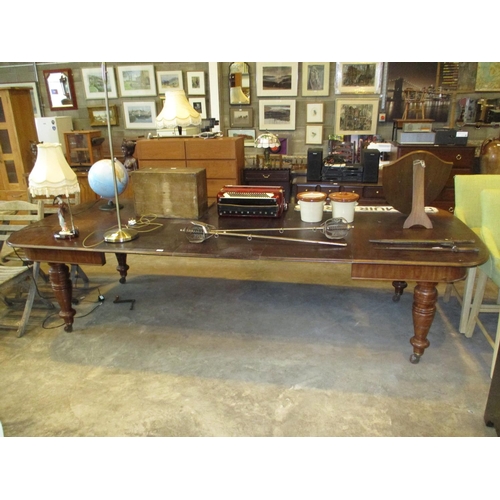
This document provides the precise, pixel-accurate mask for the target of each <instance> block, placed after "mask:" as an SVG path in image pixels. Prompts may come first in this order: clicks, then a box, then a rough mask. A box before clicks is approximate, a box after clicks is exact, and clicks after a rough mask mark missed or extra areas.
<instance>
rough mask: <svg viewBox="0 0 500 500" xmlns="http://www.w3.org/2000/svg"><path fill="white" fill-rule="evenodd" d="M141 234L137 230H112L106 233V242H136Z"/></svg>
mask: <svg viewBox="0 0 500 500" xmlns="http://www.w3.org/2000/svg"><path fill="white" fill-rule="evenodd" d="M138 236H139V233H138V232H137V231H136V230H135V229H129V228H126V229H112V230H111V231H108V232H106V233H104V241H106V242H108V243H124V242H126V241H131V240H135V239H136V238H137V237H138Z"/></svg>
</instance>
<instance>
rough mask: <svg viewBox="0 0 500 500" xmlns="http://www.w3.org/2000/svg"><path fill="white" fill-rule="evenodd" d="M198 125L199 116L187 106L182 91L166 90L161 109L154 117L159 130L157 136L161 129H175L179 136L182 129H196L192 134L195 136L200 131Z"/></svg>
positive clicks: (187, 102) (199, 122)
mask: <svg viewBox="0 0 500 500" xmlns="http://www.w3.org/2000/svg"><path fill="white" fill-rule="evenodd" d="M200 125H201V115H200V113H198V111H196V110H195V109H194V108H193V106H191V104H189V101H188V100H187V98H186V94H185V93H184V90H182V89H169V90H167V91H166V92H165V103H164V105H163V109H162V110H161V112H160V114H159V115H158V116H157V117H156V128H157V129H160V130H159V131H158V132H159V135H161V129H177V130H178V132H179V135H182V127H196V128H195V129H194V133H195V134H197V133H199V131H200V129H199V126H200ZM173 135H175V131H174V134H173ZM193 135H194V134H193Z"/></svg>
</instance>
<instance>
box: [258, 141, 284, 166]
mask: <svg viewBox="0 0 500 500" xmlns="http://www.w3.org/2000/svg"><path fill="white" fill-rule="evenodd" d="M280 145H281V143H280V140H279V138H278V136H277V135H276V134H272V133H271V132H265V133H264V134H261V135H259V136H258V137H257V139H255V147H256V148H262V149H263V150H264V167H265V168H269V167H271V148H279V147H280Z"/></svg>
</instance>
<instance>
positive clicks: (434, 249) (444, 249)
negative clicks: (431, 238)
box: [382, 245, 479, 253]
mask: <svg viewBox="0 0 500 500" xmlns="http://www.w3.org/2000/svg"><path fill="white" fill-rule="evenodd" d="M382 250H418V251H419V252H425V251H432V252H457V253H460V252H479V248H475V247H457V246H456V245H453V246H448V245H445V246H438V247H421V246H417V247H410V246H404V245H402V246H390V247H382Z"/></svg>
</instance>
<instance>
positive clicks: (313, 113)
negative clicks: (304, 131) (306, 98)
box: [306, 102, 323, 123]
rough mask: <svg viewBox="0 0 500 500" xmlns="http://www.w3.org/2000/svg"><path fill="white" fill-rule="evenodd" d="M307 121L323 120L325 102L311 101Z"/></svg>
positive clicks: (320, 121) (308, 105)
mask: <svg viewBox="0 0 500 500" xmlns="http://www.w3.org/2000/svg"><path fill="white" fill-rule="evenodd" d="M306 119H307V123H322V122H323V103H322V102H311V103H308V104H307V118H306Z"/></svg>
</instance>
